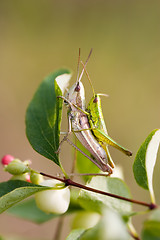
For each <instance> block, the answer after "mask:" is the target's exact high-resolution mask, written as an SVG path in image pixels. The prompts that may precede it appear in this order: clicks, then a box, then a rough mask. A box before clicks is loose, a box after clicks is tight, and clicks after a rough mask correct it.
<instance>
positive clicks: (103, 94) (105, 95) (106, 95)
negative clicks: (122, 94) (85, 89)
mask: <svg viewBox="0 0 160 240" xmlns="http://www.w3.org/2000/svg"><path fill="white" fill-rule="evenodd" d="M81 64H82V66H83V70H84V71H85V73H86V75H87V78H88V80H89V83H90V85H91V88H92V91H93V96H94V97H95V96H96V95H99V96H104V97H109V95H108V94H105V93H97V94H95V91H94V87H93V84H92V81H91V79H90V76H89V73H88V72H87V70H86V67H85V65H84V63H83V62H82V61H81Z"/></svg>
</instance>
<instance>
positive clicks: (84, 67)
mask: <svg viewBox="0 0 160 240" xmlns="http://www.w3.org/2000/svg"><path fill="white" fill-rule="evenodd" d="M81 64H82V66H83V71H85V73H86V75H87V78H88V80H89V83H90V85H91V88H92V91H93V96H94V97H95V91H94V88H93V84H92V81H91V79H90V76H89V73H88V72H87V70H86V64H85V65H84V63H83V62H82V61H81Z"/></svg>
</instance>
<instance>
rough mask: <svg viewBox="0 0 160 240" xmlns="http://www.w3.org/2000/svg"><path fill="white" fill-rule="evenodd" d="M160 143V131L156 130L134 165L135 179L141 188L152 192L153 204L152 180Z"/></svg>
mask: <svg viewBox="0 0 160 240" xmlns="http://www.w3.org/2000/svg"><path fill="white" fill-rule="evenodd" d="M159 143H160V130H159V129H155V130H153V131H152V132H151V133H150V134H149V136H148V137H147V138H146V140H145V141H144V143H142V145H141V147H140V148H139V150H138V152H137V155H136V158H135V161H134V164H133V172H134V177H135V179H136V181H137V183H138V184H139V185H140V186H141V187H143V188H144V189H147V190H149V191H150V195H151V201H152V203H155V197H154V191H153V183H152V179H153V171H154V166H155V163H156V157H157V152H158V147H159Z"/></svg>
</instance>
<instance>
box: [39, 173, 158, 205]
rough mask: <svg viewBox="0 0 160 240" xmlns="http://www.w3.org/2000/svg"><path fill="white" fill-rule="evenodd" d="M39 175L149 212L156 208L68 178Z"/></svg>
mask: <svg viewBox="0 0 160 240" xmlns="http://www.w3.org/2000/svg"><path fill="white" fill-rule="evenodd" d="M40 174H41V175H43V176H45V177H49V178H53V179H56V180H59V181H61V182H64V183H65V185H66V186H74V187H77V188H81V189H84V190H87V191H90V192H95V193H99V194H102V195H105V196H109V197H113V198H117V199H120V200H124V201H127V202H131V203H134V204H139V205H142V206H145V207H148V208H149V209H150V210H152V209H155V208H157V207H158V206H157V205H156V204H153V203H146V202H143V201H139V200H134V199H130V198H126V197H122V196H119V195H116V194H112V193H108V192H104V191H101V190H98V189H94V188H91V187H88V186H85V185H83V184H80V183H77V182H74V181H72V180H71V179H69V178H68V179H66V178H59V177H54V176H51V175H48V174H45V173H40Z"/></svg>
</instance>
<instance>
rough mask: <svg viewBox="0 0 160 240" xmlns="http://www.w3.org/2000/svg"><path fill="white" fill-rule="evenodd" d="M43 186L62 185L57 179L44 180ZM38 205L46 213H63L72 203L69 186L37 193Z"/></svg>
mask: <svg viewBox="0 0 160 240" xmlns="http://www.w3.org/2000/svg"><path fill="white" fill-rule="evenodd" d="M41 185H42V186H48V187H56V186H59V185H62V182H60V181H57V180H44V181H43V182H42V183H41ZM35 200H36V204H37V206H38V207H39V208H40V209H41V210H42V211H44V212H46V213H57V214H63V213H65V212H66V211H67V209H68V207H69V203H70V190H69V188H68V187H66V188H63V189H56V190H54V189H53V190H44V191H41V192H38V193H36V194H35Z"/></svg>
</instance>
